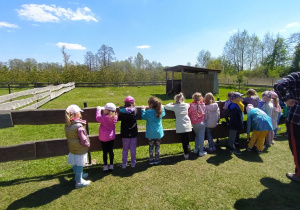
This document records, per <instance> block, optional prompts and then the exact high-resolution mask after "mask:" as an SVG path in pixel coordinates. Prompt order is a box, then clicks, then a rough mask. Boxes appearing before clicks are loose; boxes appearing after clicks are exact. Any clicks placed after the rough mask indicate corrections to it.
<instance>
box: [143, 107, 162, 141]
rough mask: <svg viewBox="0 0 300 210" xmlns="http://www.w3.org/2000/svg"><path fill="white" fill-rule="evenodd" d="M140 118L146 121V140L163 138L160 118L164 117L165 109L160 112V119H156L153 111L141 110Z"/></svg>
mask: <svg viewBox="0 0 300 210" xmlns="http://www.w3.org/2000/svg"><path fill="white" fill-rule="evenodd" d="M141 112H142V114H141V117H142V119H143V120H147V123H146V138H148V139H160V138H162V137H163V136H164V130H163V127H162V117H163V116H165V115H166V112H165V109H164V108H163V110H162V115H161V116H160V118H157V117H156V115H155V114H156V111H155V110H154V109H148V110H143V109H142V110H141Z"/></svg>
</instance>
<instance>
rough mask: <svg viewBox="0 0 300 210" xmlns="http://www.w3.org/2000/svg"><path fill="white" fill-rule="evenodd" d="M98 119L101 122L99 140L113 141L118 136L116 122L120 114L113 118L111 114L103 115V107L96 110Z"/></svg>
mask: <svg viewBox="0 0 300 210" xmlns="http://www.w3.org/2000/svg"><path fill="white" fill-rule="evenodd" d="M96 120H97V122H99V123H101V125H100V127H99V140H100V141H111V140H113V139H115V138H116V131H115V128H116V123H117V121H118V116H116V117H115V118H111V117H110V116H109V115H101V109H97V111H96Z"/></svg>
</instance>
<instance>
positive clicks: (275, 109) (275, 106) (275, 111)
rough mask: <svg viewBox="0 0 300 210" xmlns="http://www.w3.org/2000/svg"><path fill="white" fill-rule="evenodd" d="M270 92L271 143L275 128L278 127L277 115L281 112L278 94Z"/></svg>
mask: <svg viewBox="0 0 300 210" xmlns="http://www.w3.org/2000/svg"><path fill="white" fill-rule="evenodd" d="M270 92H271V98H272V101H273V112H272V119H271V120H272V126H273V138H272V142H271V144H274V136H275V130H277V128H278V121H279V115H280V114H281V107H280V105H279V99H278V95H277V94H276V93H275V92H274V91H270Z"/></svg>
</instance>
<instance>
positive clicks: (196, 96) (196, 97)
mask: <svg viewBox="0 0 300 210" xmlns="http://www.w3.org/2000/svg"><path fill="white" fill-rule="evenodd" d="M192 99H193V100H194V101H202V100H203V97H202V94H201V93H199V92H196V93H194V94H193V95H192Z"/></svg>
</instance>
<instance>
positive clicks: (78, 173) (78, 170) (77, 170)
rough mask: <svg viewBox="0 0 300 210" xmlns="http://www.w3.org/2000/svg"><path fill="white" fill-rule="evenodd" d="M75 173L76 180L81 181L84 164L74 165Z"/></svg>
mask: <svg viewBox="0 0 300 210" xmlns="http://www.w3.org/2000/svg"><path fill="white" fill-rule="evenodd" d="M72 168H73V171H74V174H75V182H77V183H79V182H81V178H82V173H83V167H82V166H76V165H73V166H72Z"/></svg>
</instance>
